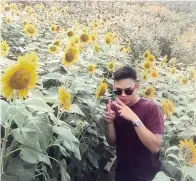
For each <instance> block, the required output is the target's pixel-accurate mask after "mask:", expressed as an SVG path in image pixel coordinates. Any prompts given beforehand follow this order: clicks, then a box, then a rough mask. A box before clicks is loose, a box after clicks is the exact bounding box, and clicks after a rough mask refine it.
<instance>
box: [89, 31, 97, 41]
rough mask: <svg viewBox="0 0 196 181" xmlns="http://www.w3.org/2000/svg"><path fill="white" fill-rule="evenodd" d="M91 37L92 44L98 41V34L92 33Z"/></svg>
mask: <svg viewBox="0 0 196 181" xmlns="http://www.w3.org/2000/svg"><path fill="white" fill-rule="evenodd" d="M90 36H91V40H92V42H95V41H97V34H96V33H92V34H91V35H90Z"/></svg>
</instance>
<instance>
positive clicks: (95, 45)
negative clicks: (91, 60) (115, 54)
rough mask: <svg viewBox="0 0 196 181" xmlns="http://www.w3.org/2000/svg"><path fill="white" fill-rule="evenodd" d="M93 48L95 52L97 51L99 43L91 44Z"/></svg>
mask: <svg viewBox="0 0 196 181" xmlns="http://www.w3.org/2000/svg"><path fill="white" fill-rule="evenodd" d="M93 50H94V52H95V53H99V51H100V47H99V45H98V44H97V43H94V44H93Z"/></svg>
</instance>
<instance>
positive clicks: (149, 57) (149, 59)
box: [147, 54, 155, 62]
mask: <svg viewBox="0 0 196 181" xmlns="http://www.w3.org/2000/svg"><path fill="white" fill-rule="evenodd" d="M147 60H148V61H150V62H154V61H155V56H153V55H152V54H150V55H148V58H147Z"/></svg>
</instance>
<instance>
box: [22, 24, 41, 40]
mask: <svg viewBox="0 0 196 181" xmlns="http://www.w3.org/2000/svg"><path fill="white" fill-rule="evenodd" d="M24 32H25V33H26V35H27V36H28V37H35V36H36V35H37V32H38V31H37V28H36V27H35V25H34V24H31V23H27V24H26V25H25V26H24Z"/></svg>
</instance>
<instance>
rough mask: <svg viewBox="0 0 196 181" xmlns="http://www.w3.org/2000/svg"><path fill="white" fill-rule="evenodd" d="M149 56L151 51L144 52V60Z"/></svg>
mask: <svg viewBox="0 0 196 181" xmlns="http://www.w3.org/2000/svg"><path fill="white" fill-rule="evenodd" d="M149 55H151V53H150V51H149V50H146V51H145V52H144V59H147V58H148V56H149Z"/></svg>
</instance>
